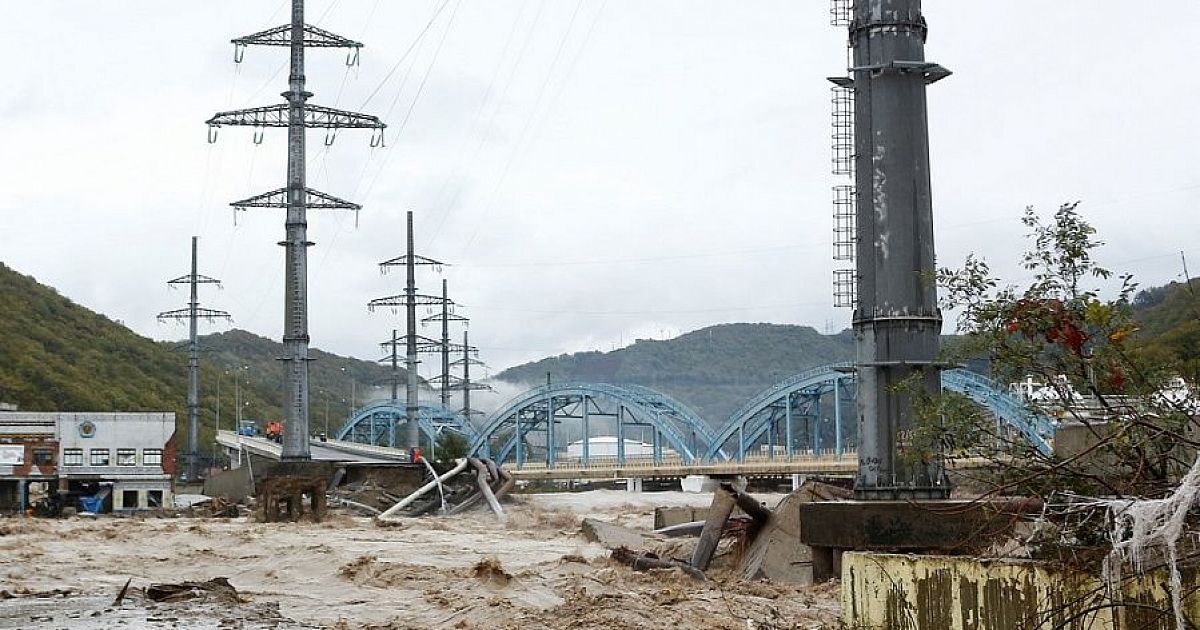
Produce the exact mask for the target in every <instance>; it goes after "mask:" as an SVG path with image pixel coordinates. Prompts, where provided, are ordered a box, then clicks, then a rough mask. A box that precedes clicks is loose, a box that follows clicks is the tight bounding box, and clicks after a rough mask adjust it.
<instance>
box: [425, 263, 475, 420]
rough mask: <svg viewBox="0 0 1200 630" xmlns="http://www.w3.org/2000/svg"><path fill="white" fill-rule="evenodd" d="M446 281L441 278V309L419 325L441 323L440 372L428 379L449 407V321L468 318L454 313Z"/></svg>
mask: <svg viewBox="0 0 1200 630" xmlns="http://www.w3.org/2000/svg"><path fill="white" fill-rule="evenodd" d="M446 286H447V282H446V279H445V278H442V311H441V312H440V313H435V314H433V315H430V316H428V317H425V318H423V319H421V325H425V324H428V323H430V322H441V323H442V341H441V343H439V344H438V352H439V353H440V354H441V355H442V373H441V374H440V375H438V376H435V377H433V378H431V379H429V380H430V381H432V382H435V383H437V384H438V391H439V393H440V394H441V399H442V407H445V408H446V409H449V408H450V385H452V384H453V383H454V379H455V377H454V376H453V375H451V374H450V352H451V350H453V349H454V348H453V346H454V344H452V343H450V322H462V323H463V325H464V326H465V325H467V322H469V321H471V320H470V319H468V318H466V317H464V316H462V315H459V314H457V313H455V312H454V311H453V310H452V308H451V307H452V306H453V302H451V301H450V296H449V293H448V292H447V288H446Z"/></svg>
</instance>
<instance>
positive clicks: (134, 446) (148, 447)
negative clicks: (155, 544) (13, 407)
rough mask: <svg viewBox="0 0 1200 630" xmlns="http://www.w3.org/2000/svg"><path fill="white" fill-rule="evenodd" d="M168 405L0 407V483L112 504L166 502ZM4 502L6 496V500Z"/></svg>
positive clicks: (16, 493) (171, 426) (171, 433)
mask: <svg viewBox="0 0 1200 630" xmlns="http://www.w3.org/2000/svg"><path fill="white" fill-rule="evenodd" d="M174 473H175V414H174V413H92V412H78V413H76V412H28V411H3V412H0V484H3V486H4V493H0V499H3V498H7V497H11V499H9V500H14V499H15V502H16V503H21V502H22V496H21V495H22V494H24V493H25V492H28V487H29V484H30V483H42V482H45V483H47V485H48V486H49V487H48V488H47V490H48V491H50V492H53V491H58V492H71V493H80V494H90V495H91V496H98V497H100V498H101V500H102V502H104V503H107V502H108V497H111V506H112V509H113V510H114V511H128V510H139V509H154V508H158V507H162V506H168V505H171V504H172V503H173V502H174V497H173V496H172V491H171V489H172V484H171V482H172V478H173V477H174ZM9 507H12V504H11V503H10V504H9Z"/></svg>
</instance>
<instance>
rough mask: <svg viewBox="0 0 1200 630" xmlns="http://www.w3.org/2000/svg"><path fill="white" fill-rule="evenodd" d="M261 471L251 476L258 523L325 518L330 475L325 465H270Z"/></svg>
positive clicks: (307, 463) (314, 463) (326, 464)
mask: <svg viewBox="0 0 1200 630" xmlns="http://www.w3.org/2000/svg"><path fill="white" fill-rule="evenodd" d="M262 468H263V469H262V470H261V471H258V470H256V471H255V473H256V474H255V475H254V496H255V499H256V500H257V503H258V520H260V521H262V522H264V523H275V522H280V521H299V520H301V519H302V518H308V519H311V520H313V521H320V520H321V519H322V518H324V517H325V491H326V488H327V487H328V485H329V480H330V478H331V475H332V472H333V469H332V466H331V465H330V464H329V463H328V462H311V461H303V462H292V461H283V462H271V464H270V465H269V466H263V467H262Z"/></svg>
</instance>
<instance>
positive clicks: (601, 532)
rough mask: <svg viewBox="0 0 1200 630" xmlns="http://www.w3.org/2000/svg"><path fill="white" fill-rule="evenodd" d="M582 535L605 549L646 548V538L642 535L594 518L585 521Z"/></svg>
mask: <svg viewBox="0 0 1200 630" xmlns="http://www.w3.org/2000/svg"><path fill="white" fill-rule="evenodd" d="M581 533H582V534H583V537H584V538H586V539H588V540H590V541H592V542H594V543H599V544H600V546H602V547H604V548H605V549H616V548H618V547H628V548H629V549H643V548H645V547H646V537H645V536H643V535H642V534H640V533H638V532H636V531H634V530H632V529H629V528H628V527H622V526H620V525H615V524H613V523H606V522H604V521H598V520H596V519H594V518H585V519H583V526H582V529H581Z"/></svg>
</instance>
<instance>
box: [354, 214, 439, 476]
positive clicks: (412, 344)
mask: <svg viewBox="0 0 1200 630" xmlns="http://www.w3.org/2000/svg"><path fill="white" fill-rule="evenodd" d="M418 265H424V266H432V267H436V268H438V269H441V267H442V263H441V262H439V261H436V260H433V259H432V258H426V257H424V256H418V255H417V254H416V252H415V251H414V247H413V215H412V211H409V212H408V249H407V252H406V253H405V254H404V255H403V256H397V257H396V258H392V259H391V260H385V261H383V262H381V263H379V268H380V270H381V271H382V272H384V273H387V270H388V269H389V268H391V267H401V266H403V267H404V268H405V271H406V273H407V282H406V283H405V285H404V293H403V294H402V295H392V296H388V297H382V298H377V299H374V300H371V301H370V302H368V303H367V308H368V309H370V310H372V311H374V310H375V309H377V308H383V307H390V308H392V309H398V308H400V307H403V308H404V313H405V320H406V326H405V335H404V336H403V337H396V336H395V335H394V334H393V336H392V340H391V341H386V342H384V343H383V344H382V345H384V346H385V347H386V346H388V345H391V347H392V352H393V356H395V351H396V348H397V345H396V344H399V343H400V342H401V341H403V342H404V346H405V353H404V367H405V369H406V370H407V371H408V374H407V381H408V391H407V396H406V399H405V409H404V411H405V413H404V417H405V421H406V422H407V423H408V431H407V436H408V439H407V442H408V444H407V446H408V448H409V452H410V454H411V453H413V452H415V449H417V448H420V446H421V442H420V440H421V433H420V428H419V426H418V425H417V421H418V414H419V412H420V401H419V400H418V399H417V363H418V361H417V353H418V352H421V351H430V350H433V349H435V348H437V346H438V342H437V341H434V340H433V339H429V338H427V337H422V336H420V335H418V334H417V307H418V306H426V307H433V306H439V307H440V306H442V305H443V304H445V303H446V300H447V298H443V297H438V296H436V295H422V294H420V293H417V266H418Z"/></svg>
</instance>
